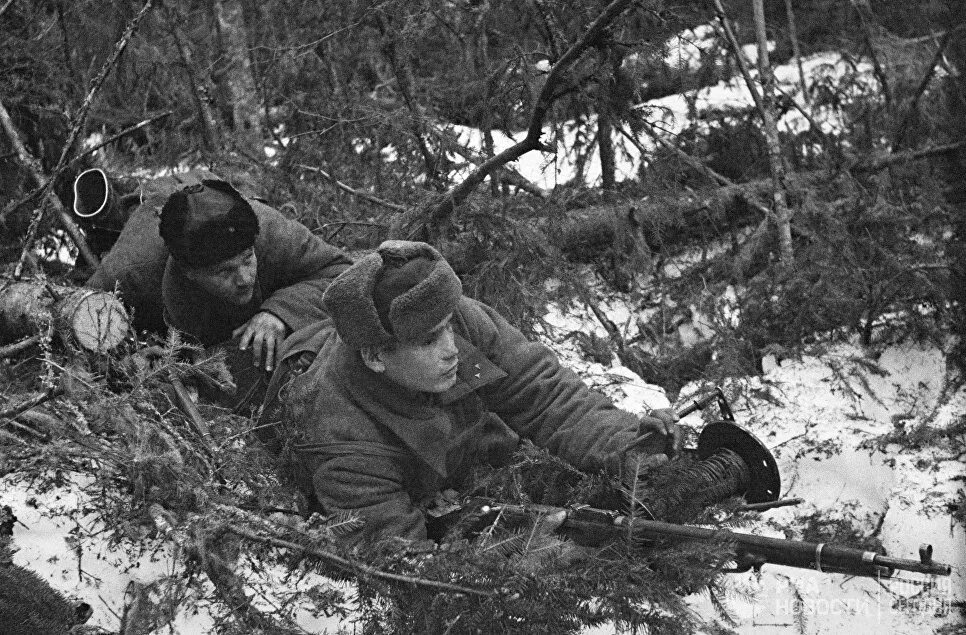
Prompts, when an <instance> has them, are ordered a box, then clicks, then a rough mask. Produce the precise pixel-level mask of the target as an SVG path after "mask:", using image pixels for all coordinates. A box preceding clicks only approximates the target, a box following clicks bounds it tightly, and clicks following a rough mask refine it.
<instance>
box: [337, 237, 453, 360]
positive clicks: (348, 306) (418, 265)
mask: <svg viewBox="0 0 966 635" xmlns="http://www.w3.org/2000/svg"><path fill="white" fill-rule="evenodd" d="M462 295H463V287H462V285H461V284H460V281H459V278H458V277H457V276H456V274H455V273H454V272H453V269H452V268H451V267H450V266H449V263H447V262H446V260H444V259H443V256H442V255H441V254H440V253H439V252H438V251H436V249H434V248H433V247H431V246H430V245H428V244H426V243H420V242H409V241H403V240H388V241H386V242H384V243H382V244H381V245H379V248H378V249H376V251H375V253H372V254H369V255H368V256H364V257H363V258H360V259H359V260H357V261H356V262H355V264H353V265H352V266H351V267H349V268H348V269H347V270H345V271H344V272H342V274H340V275H339V277H337V278H336V279H335V280H334V281H333V282H332V284H331V285H329V288H328V289H326V291H325V295H324V296H323V298H322V304H323V307H324V308H325V310H326V312H327V313H328V314H329V315H330V316H331V317H332V320H333V321H334V322H335V329H336V331H338V333H339V337H341V338H342V339H343V341H345V342H346V343H347V344H348V345H349V346H351V347H353V348H357V349H360V348H366V347H378V346H384V345H387V344H391V343H394V342H413V341H415V340H418V339H419V338H420V337H421V336H422V335H424V334H425V333H427V332H428V331H429V330H430V329H432V328H433V327H435V326H436V325H437V324H439V323H440V322H441V321H442V320H443V319H444V318H445V317H446V316H447V315H449V314H450V313H452V312H453V311H455V310H456V306H457V304H458V303H459V300H460V298H461V297H462Z"/></svg>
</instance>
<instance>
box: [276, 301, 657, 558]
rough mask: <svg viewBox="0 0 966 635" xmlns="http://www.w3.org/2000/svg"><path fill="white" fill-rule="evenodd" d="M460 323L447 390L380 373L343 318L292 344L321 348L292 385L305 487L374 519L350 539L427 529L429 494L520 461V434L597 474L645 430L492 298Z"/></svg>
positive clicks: (331, 504) (293, 351) (287, 394)
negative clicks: (424, 389)
mask: <svg viewBox="0 0 966 635" xmlns="http://www.w3.org/2000/svg"><path fill="white" fill-rule="evenodd" d="M452 324H453V328H454V332H455V335H456V345H457V348H458V349H459V366H458V371H457V377H458V379H457V383H456V385H455V386H454V387H453V388H451V389H450V390H448V391H447V392H445V393H442V394H441V395H429V394H427V393H418V392H414V391H411V390H408V389H406V388H402V387H400V386H398V385H396V384H395V383H393V382H391V381H389V380H387V379H386V378H385V376H384V375H382V374H379V373H376V372H373V371H372V370H370V369H369V368H368V367H367V366H365V364H364V363H363V362H362V360H361V357H360V354H359V352H358V351H357V350H355V349H352V348H351V347H349V346H347V345H346V344H345V343H344V342H343V341H342V340H341V339H340V338H339V336H338V335H337V334H336V332H335V329H334V328H333V327H332V326H331V321H327V322H326V323H324V324H322V325H317V326H315V327H313V328H309V329H306V330H305V331H303V332H300V333H296V334H294V335H293V336H292V337H291V338H290V341H289V342H287V344H289V346H288V350H287V352H286V353H285V356H286V358H287V359H293V358H295V357H297V356H299V355H300V354H301V353H302V352H304V351H306V350H311V351H315V352H317V356H316V357H315V360H314V362H313V363H312V364H311V365H310V366H309V367H308V368H307V369H306V370H304V371H303V372H302V373H301V374H297V375H295V376H294V378H291V379H289V380H288V381H287V383H286V385H285V387H284V389H283V390H282V392H281V401H282V402H283V404H284V405H285V408H284V410H285V411H286V413H287V421H286V425H287V426H289V427H290V428H292V429H294V435H295V437H296V442H295V443H294V444H293V445H292V447H294V449H295V456H296V460H297V461H300V462H301V465H302V467H304V468H305V469H304V470H303V471H302V473H303V474H305V475H307V476H308V477H309V479H310V481H309V482H306V483H304V484H303V486H305V487H307V488H311V490H313V491H311V492H309V493H311V494H314V496H315V497H316V499H317V500H318V502H319V503H320V504H321V506H322V508H323V510H324V511H325V512H326V513H332V512H339V511H348V512H354V513H356V514H358V515H360V516H362V517H363V518H364V519H365V520H366V523H365V525H364V526H363V528H362V529H361V530H360V531H358V532H356V533H355V534H354V535H352V536H349V537H347V539H346V542H347V543H348V544H354V543H357V542H359V541H361V540H371V539H380V538H385V537H389V536H400V537H404V538H409V539H422V538H425V537H426V523H425V518H424V508H425V506H426V504H427V502H428V501H430V500H431V499H433V498H434V496H435V495H437V494H438V493H439V492H440V491H441V490H442V489H445V488H459V486H460V481H461V479H462V478H463V477H465V476H467V475H468V473H469V471H470V468H472V467H473V465H475V464H477V463H479V462H481V461H485V460H487V459H489V460H491V461H493V460H494V459H496V460H499V459H501V458H502V459H504V460H505V459H507V458H509V454H510V453H511V452H512V451H513V450H514V449H515V448H516V445H517V441H518V440H519V437H518V436H517V435H519V436H521V437H524V438H527V439H530V440H532V441H533V442H534V443H535V444H536V445H538V446H540V447H543V448H546V449H547V450H549V451H550V452H551V453H553V454H555V455H557V456H559V457H561V458H563V459H565V460H566V461H568V462H569V463H571V464H573V465H574V466H576V467H578V468H580V469H583V470H588V471H594V470H600V469H606V470H608V471H611V470H617V469H618V468H619V464H620V461H621V457H622V454H623V450H624V448H625V447H626V446H627V445H628V444H629V443H630V442H631V441H632V440H633V439H634V437H635V434H636V432H637V428H638V425H639V420H638V418H637V417H636V416H634V415H632V414H630V413H627V412H624V411H622V410H619V409H617V408H616V407H615V406H614V405H613V404H612V403H611V402H610V401H609V400H608V399H607V398H606V397H605V396H603V395H601V394H599V393H595V392H593V391H591V390H590V389H589V388H588V387H587V386H586V385H585V384H584V383H583V382H582V381H581V380H580V379H579V378H578V377H577V376H576V375H575V374H574V373H573V372H572V371H570V370H568V369H566V368H563V367H562V366H561V365H560V363H559V362H558V361H557V358H556V356H555V355H554V354H553V353H552V352H551V351H550V350H549V349H547V348H546V347H544V346H543V345H541V344H538V343H535V342H530V341H528V340H527V339H526V338H525V337H524V336H523V334H522V333H520V331H518V330H517V329H515V328H514V327H512V326H511V325H510V324H509V323H507V322H506V320H504V319H503V318H502V317H501V316H500V315H499V314H498V313H496V312H495V311H494V310H493V309H491V308H490V307H488V306H486V305H484V304H482V303H479V302H476V301H474V300H470V299H467V298H465V297H464V298H462V299H461V300H460V303H459V305H458V308H457V310H456V312H455V313H454V315H453V322H452ZM494 414H495V415H497V416H496V417H494V416H492V415H494ZM504 422H505V423H504ZM507 426H509V428H508V427H507ZM501 455H502V456H501Z"/></svg>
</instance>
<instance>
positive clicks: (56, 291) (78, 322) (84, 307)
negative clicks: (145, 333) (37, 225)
mask: <svg viewBox="0 0 966 635" xmlns="http://www.w3.org/2000/svg"><path fill="white" fill-rule="evenodd" d="M48 325H51V326H53V329H54V331H55V332H56V333H57V334H58V335H59V336H60V337H61V339H63V341H64V342H65V343H66V344H67V345H68V346H73V347H77V348H81V349H83V350H87V351H92V352H98V353H104V352H107V351H110V350H112V349H113V348H114V347H116V346H117V345H118V344H120V343H121V342H122V341H123V340H124V338H125V337H126V336H127V334H128V330H129V321H128V316H127V311H125V310H124V305H122V304H121V301H120V300H118V299H117V297H115V296H114V294H112V293H107V292H105V291H96V290H94V289H84V288H80V289H77V288H73V287H65V286H57V285H52V284H45V283H42V282H37V281H20V282H12V281H4V280H0V343H6V342H12V341H15V340H18V339H21V338H24V337H29V336H31V335H34V334H36V333H38V332H42V331H44V330H46V329H47V328H48Z"/></svg>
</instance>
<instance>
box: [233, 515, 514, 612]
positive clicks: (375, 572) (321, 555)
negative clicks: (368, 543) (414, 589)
mask: <svg viewBox="0 0 966 635" xmlns="http://www.w3.org/2000/svg"><path fill="white" fill-rule="evenodd" d="M227 529H228V531H230V532H231V533H233V534H235V535H236V536H239V537H241V538H244V539H246V540H251V541H252V542H260V543H262V544H264V545H271V546H273V547H282V548H283V549H291V550H292V551H296V552H299V553H304V554H306V555H308V556H312V557H313V558H318V559H319V560H322V561H324V562H327V563H329V564H332V565H334V566H336V567H338V568H340V569H343V570H345V571H349V572H350V573H354V574H355V575H357V576H360V577H364V578H377V579H380V580H390V581H392V582H402V583H404V584H411V585H413V586H422V587H427V588H430V589H435V590H437V591H443V592H446V593H465V594H466V595H478V596H481V597H494V596H496V595H497V593H496V592H494V591H483V590H481V589H471V588H469V587H464V586H459V585H457V584H450V583H448V582H438V581H436V580H426V579H424V578H415V577H412V576H406V575H400V574H397V573H389V572H388V571H381V570H379V569H377V568H375V567H372V566H369V565H367V564H362V563H361V562H355V561H353V560H349V559H347V558H343V557H341V556H337V555H336V554H334V553H330V552H328V551H323V550H322V549H318V548H314V547H306V546H305V545H300V544H298V543H295V542H291V541H290V540H283V539H281V538H275V537H274V536H262V535H259V534H257V533H255V532H253V531H250V530H248V529H246V528H244V527H239V526H238V525H228V527H227Z"/></svg>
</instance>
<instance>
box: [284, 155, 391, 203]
mask: <svg viewBox="0 0 966 635" xmlns="http://www.w3.org/2000/svg"><path fill="white" fill-rule="evenodd" d="M295 167H297V168H299V169H300V170H306V171H308V172H314V173H315V174H318V175H319V176H321V177H322V178H323V179H325V180H326V181H329V182H330V183H332V184H333V185H335V186H336V187H337V188H339V189H340V190H342V191H343V192H345V193H346V194H351V195H352V196H355V197H357V198H361V199H362V200H364V201H369V202H370V203H374V204H376V205H379V206H381V207H385V208H386V209H391V210H393V211H394V212H405V211H406V209H407V208H406V207H404V206H403V205H399V204H398V203H390V202H389V201H384V200H382V199H381V198H378V197H376V196H373V195H372V194H369V193H367V192H363V191H361V190H357V189H355V188H352V187H349V186H348V185H346V184H345V183H343V182H342V181H340V180H338V179H336V178H335V177H334V176H332V175H331V174H329V173H328V172H326V171H325V170H323V169H322V168H316V167H312V166H311V165H305V164H304V163H299V164H297V165H296V166H295Z"/></svg>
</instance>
